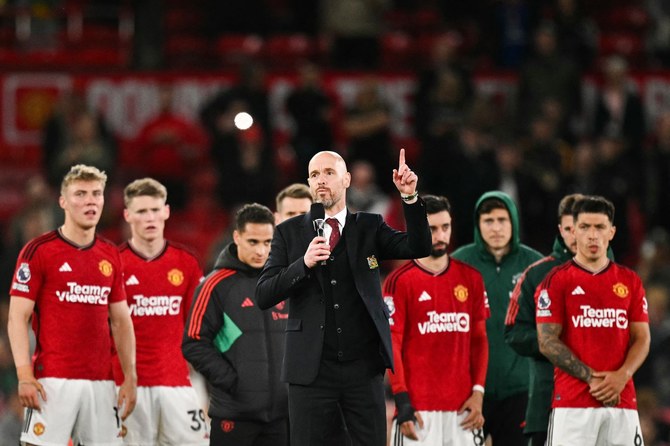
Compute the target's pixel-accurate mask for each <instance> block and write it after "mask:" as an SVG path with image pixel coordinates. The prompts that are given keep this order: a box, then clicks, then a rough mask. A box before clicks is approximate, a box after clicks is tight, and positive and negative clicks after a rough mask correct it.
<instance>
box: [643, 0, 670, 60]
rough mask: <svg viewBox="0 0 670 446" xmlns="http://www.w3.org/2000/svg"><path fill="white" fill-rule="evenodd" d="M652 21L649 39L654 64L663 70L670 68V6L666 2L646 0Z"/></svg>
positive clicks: (662, 0) (663, 0)
mask: <svg viewBox="0 0 670 446" xmlns="http://www.w3.org/2000/svg"><path fill="white" fill-rule="evenodd" d="M644 3H645V6H646V8H647V13H648V14H649V18H650V19H651V28H650V29H649V33H648V39H649V47H650V50H651V56H652V58H653V60H654V62H655V63H656V64H658V65H660V66H661V67H663V68H668V67H670V4H669V3H668V2H667V1H665V0H645V2H644Z"/></svg>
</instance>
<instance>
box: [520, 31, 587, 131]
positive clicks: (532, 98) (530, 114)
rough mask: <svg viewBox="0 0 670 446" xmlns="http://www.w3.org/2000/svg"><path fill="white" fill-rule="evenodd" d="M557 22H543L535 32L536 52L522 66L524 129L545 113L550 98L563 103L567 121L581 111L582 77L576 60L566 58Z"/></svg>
mask: <svg viewBox="0 0 670 446" xmlns="http://www.w3.org/2000/svg"><path fill="white" fill-rule="evenodd" d="M556 39H557V38H556V28H555V26H554V24H553V23H549V22H545V23H542V24H541V25H540V26H539V27H538V29H537V30H536V31H535V34H534V45H533V49H534V52H533V54H532V56H531V57H530V58H529V59H528V60H527V61H526V62H525V63H524V64H523V65H522V67H521V71H520V73H519V86H518V97H517V109H516V116H517V123H518V124H517V127H518V128H519V130H521V131H522V132H525V131H527V130H528V128H527V127H526V126H527V125H528V123H529V122H531V119H532V118H534V117H536V116H540V115H542V114H544V113H545V110H544V107H546V102H547V100H551V101H556V102H557V103H558V104H560V110H561V112H562V113H561V116H562V117H563V119H564V120H566V122H561V123H559V125H558V126H559V128H564V127H566V126H567V125H568V124H567V120H570V119H571V118H572V117H574V116H576V115H578V114H579V112H580V110H581V79H580V75H579V72H578V71H577V69H576V67H575V66H574V65H573V63H572V61H571V60H569V59H566V58H565V57H562V55H561V54H560V52H559V50H558V42H557V41H556Z"/></svg>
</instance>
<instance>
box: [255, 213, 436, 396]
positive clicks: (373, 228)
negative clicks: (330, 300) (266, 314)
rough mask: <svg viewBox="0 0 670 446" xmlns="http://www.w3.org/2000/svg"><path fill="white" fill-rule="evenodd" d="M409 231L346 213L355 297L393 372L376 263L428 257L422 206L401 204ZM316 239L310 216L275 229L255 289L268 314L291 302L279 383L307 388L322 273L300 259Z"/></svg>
mask: <svg viewBox="0 0 670 446" xmlns="http://www.w3.org/2000/svg"><path fill="white" fill-rule="evenodd" d="M404 213H405V222H406V224H407V232H401V231H397V230H395V229H393V228H391V227H390V226H388V225H387V224H386V223H385V222H384V220H383V218H382V216H381V215H378V214H370V213H364V212H359V213H355V214H347V221H346V224H345V226H344V239H343V240H345V243H346V248H347V257H348V259H349V265H350V267H351V271H352V273H353V276H354V277H353V279H354V282H355V284H356V288H357V290H358V293H359V294H360V295H361V297H362V298H363V302H364V304H365V307H366V308H367V311H368V313H369V314H370V317H371V318H372V321H373V322H374V324H375V327H376V329H377V332H378V333H379V338H380V339H381V343H382V348H381V351H380V354H381V356H382V358H383V359H384V364H385V366H386V367H388V368H391V369H392V368H393V350H392V348H391V333H390V329H389V312H388V308H387V307H386V304H385V303H384V301H383V299H382V294H381V282H380V280H381V279H380V273H379V266H380V264H379V262H381V261H382V260H387V259H414V258H420V257H426V256H428V255H429V254H430V249H431V234H430V229H429V227H428V219H427V217H426V208H425V206H424V203H423V201H421V200H419V201H418V202H416V203H414V204H411V205H407V204H404ZM314 237H315V231H314V228H313V225H312V217H311V215H310V214H309V213H307V214H305V215H303V216H297V217H294V218H292V219H290V220H287V221H285V222H283V223H281V224H280V225H278V226H277V229H276V230H275V234H274V237H273V239H272V249H271V251H270V257H269V258H268V261H267V263H266V264H265V268H263V272H262V273H261V276H260V278H259V280H258V285H257V287H256V301H257V303H258V306H259V307H260V308H262V309H268V308H270V307H272V306H274V305H276V304H278V303H279V302H281V301H283V300H285V299H289V319H288V321H287V325H286V340H285V342H286V351H285V354H284V364H283V367H282V380H284V381H286V382H289V383H292V384H302V385H307V384H310V383H311V382H312V381H314V379H315V378H316V376H317V373H318V370H319V364H320V361H321V353H322V348H323V336H324V326H325V318H326V312H325V306H324V305H325V299H324V291H323V289H324V280H325V279H324V274H323V268H324V267H322V266H320V265H317V266H316V267H314V268H312V269H308V268H307V267H306V266H305V262H304V260H303V256H304V254H305V251H306V250H307V246H308V245H309V243H310V242H311V241H312V239H313V238H314Z"/></svg>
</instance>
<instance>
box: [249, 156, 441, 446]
mask: <svg viewBox="0 0 670 446" xmlns="http://www.w3.org/2000/svg"><path fill="white" fill-rule="evenodd" d="M417 180H418V177H417V176H416V174H415V173H414V172H412V171H411V170H410V169H409V167H408V166H407V165H406V164H405V151H404V150H403V149H401V150H400V159H399V165H398V169H394V170H393V182H394V184H395V186H396V188H397V189H398V191H399V192H400V196H401V198H402V200H403V201H404V202H405V206H404V213H405V221H406V225H407V232H400V231H397V230H395V229H392V228H391V227H389V226H388V225H387V224H386V223H384V220H383V218H382V216H381V215H378V214H369V213H363V212H359V213H355V214H351V213H349V212H347V208H346V190H347V188H348V187H349V184H350V181H351V175H350V174H349V172H347V166H346V164H345V162H344V160H343V159H342V157H341V156H340V155H338V154H337V153H335V152H319V153H317V154H316V155H314V157H313V158H312V160H311V161H310V163H309V177H308V182H309V186H310V190H311V191H312V194H313V196H314V199H315V201H316V202H319V203H322V204H323V207H324V209H325V217H326V222H327V224H326V226H325V231H324V234H323V236H319V235H317V236H316V237H315V229H314V225H313V222H314V220H315V219H316V218H319V216H318V215H313V213H314V214H315V212H313V211H310V212H309V213H308V214H305V215H304V216H297V217H294V218H292V219H290V220H287V221H286V222H284V223H282V224H280V225H279V226H277V229H276V232H275V235H274V238H273V240H272V248H271V251H270V257H269V259H268V262H267V263H266V265H265V268H264V269H263V272H262V273H261V276H260V278H259V281H258V286H257V288H256V300H257V303H258V306H259V307H260V308H262V309H267V308H271V307H273V306H274V305H276V304H278V303H279V302H281V301H282V300H284V299H286V298H288V299H289V301H290V309H289V319H288V321H287V327H286V351H285V354H284V364H283V369H282V379H283V380H284V381H286V382H288V383H289V413H290V420H291V444H292V445H293V446H320V445H322V444H323V443H324V441H325V439H324V438H323V437H324V432H326V431H327V426H328V425H329V423H330V421H329V420H330V418H332V417H334V416H337V413H338V408H339V409H341V411H342V414H343V415H344V418H345V421H346V424H347V428H348V430H349V433H350V435H351V439H352V441H353V444H354V445H364V446H383V445H385V444H386V414H385V401H384V388H383V376H384V370H385V369H386V368H392V367H393V359H392V358H393V352H392V349H391V334H390V330H389V320H388V318H389V313H388V309H387V307H386V305H385V304H384V301H383V300H382V295H381V286H380V273H379V262H380V261H382V260H386V259H411V258H418V257H425V256H427V255H428V254H429V253H430V249H431V234H430V229H429V228H428V220H427V218H426V210H425V207H424V205H423V201H421V199H419V198H418V193H417V190H416V185H417ZM314 210H315V209H314ZM320 217H323V216H320ZM340 234H341V235H340Z"/></svg>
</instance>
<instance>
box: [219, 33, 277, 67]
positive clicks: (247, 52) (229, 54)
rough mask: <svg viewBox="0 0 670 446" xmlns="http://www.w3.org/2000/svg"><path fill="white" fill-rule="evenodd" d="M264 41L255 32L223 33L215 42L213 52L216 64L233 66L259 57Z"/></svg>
mask: <svg viewBox="0 0 670 446" xmlns="http://www.w3.org/2000/svg"><path fill="white" fill-rule="evenodd" d="M264 45H265V42H264V40H263V38H262V37H260V36H258V35H255V34H225V35H223V36H221V37H219V39H218V40H217V42H216V46H215V54H216V58H217V62H218V65H219V66H221V67H223V68H235V67H239V66H240V65H241V64H243V63H244V62H246V61H248V60H252V59H256V58H259V57H260V56H261V55H262V52H263V46H264Z"/></svg>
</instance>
